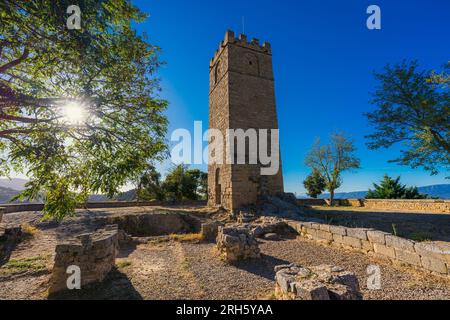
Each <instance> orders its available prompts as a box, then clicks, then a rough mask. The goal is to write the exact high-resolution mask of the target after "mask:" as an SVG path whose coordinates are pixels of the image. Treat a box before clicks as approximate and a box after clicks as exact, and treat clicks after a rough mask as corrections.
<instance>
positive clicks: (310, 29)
mask: <svg viewBox="0 0 450 320" xmlns="http://www.w3.org/2000/svg"><path fill="white" fill-rule="evenodd" d="M134 3H135V4H136V5H138V6H139V7H140V8H141V9H142V10H143V11H145V12H147V13H149V14H150V15H151V16H150V18H149V19H148V20H147V22H145V23H143V24H139V25H137V28H138V31H139V32H146V33H147V34H148V36H149V38H150V41H151V42H152V43H154V44H157V45H159V46H160V47H161V48H162V56H161V57H162V59H163V60H164V61H166V62H167V64H166V65H165V66H164V67H162V68H161V70H160V72H159V76H160V77H161V78H162V87H163V92H162V93H161V95H162V97H164V98H166V99H167V100H169V102H170V107H169V110H168V111H167V115H168V117H169V120H170V130H173V129H175V128H188V129H192V128H193V121H194V120H201V121H203V123H204V126H207V124H208V85H209V84H208V81H209V80H208V79H209V78H208V68H209V60H210V58H211V57H212V55H213V53H214V50H215V49H216V48H217V46H218V43H219V41H221V40H222V39H223V36H224V33H225V31H226V30H227V29H232V30H234V31H235V32H236V33H241V32H242V28H243V27H242V17H244V21H245V23H244V28H245V34H247V36H248V37H249V38H252V37H255V38H258V39H260V40H261V41H269V42H270V43H271V44H272V50H273V65H274V73H275V84H276V99H277V111H278V117H279V127H280V136H281V152H282V161H283V174H284V180H285V189H286V190H287V191H291V192H297V193H303V192H304V188H303V186H302V183H301V182H302V181H303V179H304V178H305V177H306V175H307V174H308V171H309V170H308V168H307V167H306V166H305V165H304V163H303V159H304V156H305V154H306V153H307V151H308V149H309V148H310V146H311V145H312V143H313V141H314V139H315V137H322V138H323V139H325V138H326V137H327V136H328V134H329V133H330V132H331V131H333V130H343V131H345V132H346V133H347V134H349V135H351V136H352V138H354V139H355V140H356V143H357V147H358V153H357V154H358V156H359V157H360V158H361V163H362V168H361V169H360V170H358V171H357V172H354V173H347V174H344V184H343V186H342V187H341V188H340V189H339V191H355V190H366V189H367V188H368V187H369V186H371V183H372V182H374V181H377V180H379V179H380V178H381V177H382V175H383V174H384V173H388V174H390V175H401V176H402V180H403V182H404V183H408V184H412V185H418V186H423V185H430V184H438V183H449V181H448V180H446V179H444V175H443V174H442V175H439V176H430V175H429V174H428V173H427V172H423V171H421V170H412V169H410V168H408V167H403V166H398V165H395V164H392V163H388V162H387V160H389V159H393V158H395V157H396V156H397V155H398V151H399V148H392V149H388V150H378V151H371V150H368V149H367V147H366V146H365V142H366V140H365V139H364V135H366V134H368V133H370V132H371V128H370V127H369V126H368V123H367V120H366V118H365V117H364V116H363V113H364V112H367V111H369V110H371V109H372V108H373V106H371V105H370V103H369V101H370V93H371V92H372V91H373V88H374V86H375V81H374V79H373V71H374V70H380V69H381V68H382V67H383V66H384V65H386V64H387V63H396V62H399V61H401V60H402V59H418V60H419V63H420V64H421V66H423V67H424V68H430V69H433V68H438V67H440V66H441V65H442V64H443V63H445V62H446V61H448V60H449V59H450V1H448V0H433V1H429V0H427V1H417V0H415V1H412V0H410V1H406V0H395V1H391V0H389V1H380V0H377V1H370V2H368V1H349V0H348V1H324V0H321V1H312V0H311V1H294V0H292V1H287V0H285V1H281V0H279V1H268V0H259V1H251V0H247V1H233V0H230V1H205V0H190V1H179V0H176V1H175V0H165V1H146V0H136V1H134ZM371 4H376V5H378V6H380V8H381V12H382V30H368V29H367V28H366V19H367V17H368V15H367V14H366V8H367V7H368V6H369V5H371ZM204 129H205V130H206V129H207V128H204ZM167 166H168V164H165V165H163V166H162V168H164V167H167ZM202 168H203V169H206V167H205V166H203V167H202Z"/></svg>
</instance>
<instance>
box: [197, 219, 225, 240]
mask: <svg viewBox="0 0 450 320" xmlns="http://www.w3.org/2000/svg"><path fill="white" fill-rule="evenodd" d="M220 226H223V223H221V222H219V221H210V222H205V223H202V225H201V229H200V233H201V235H202V236H203V239H205V240H215V239H216V238H217V234H218V232H219V227H220Z"/></svg>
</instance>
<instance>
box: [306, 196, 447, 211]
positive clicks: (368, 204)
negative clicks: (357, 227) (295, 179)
mask: <svg viewBox="0 0 450 320" xmlns="http://www.w3.org/2000/svg"><path fill="white" fill-rule="evenodd" d="M297 204H298V205H299V206H323V205H328V204H329V201H328V200H325V199H298V200H297ZM335 205H337V206H351V207H365V208H368V209H376V210H397V211H416V212H426V213H450V200H429V199H423V200H406V199H405V200H404V199H335Z"/></svg>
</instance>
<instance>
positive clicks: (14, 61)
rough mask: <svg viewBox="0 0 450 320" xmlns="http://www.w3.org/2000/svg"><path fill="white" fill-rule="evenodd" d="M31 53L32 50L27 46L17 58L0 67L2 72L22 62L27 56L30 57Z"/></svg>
mask: <svg viewBox="0 0 450 320" xmlns="http://www.w3.org/2000/svg"><path fill="white" fill-rule="evenodd" d="M29 54H30V52H29V51H28V49H27V48H25V49H24V50H23V53H22V55H21V56H20V57H19V58H17V59H16V60H13V61H11V62H8V63H7V64H4V65H3V66H1V67H0V73H5V72H6V71H7V70H9V69H11V68H13V67H15V66H17V65H18V64H20V63H21V62H22V61H23V60H25V59H26V58H28V55H29Z"/></svg>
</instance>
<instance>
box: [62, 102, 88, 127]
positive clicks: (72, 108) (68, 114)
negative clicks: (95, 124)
mask: <svg viewBox="0 0 450 320" xmlns="http://www.w3.org/2000/svg"><path fill="white" fill-rule="evenodd" d="M62 114H63V120H64V121H65V122H67V123H69V124H74V125H75V124H81V123H82V122H84V121H85V119H86V108H85V107H84V106H83V105H82V104H80V103H78V102H74V101H71V102H68V103H67V104H66V105H64V106H63V108H62Z"/></svg>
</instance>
